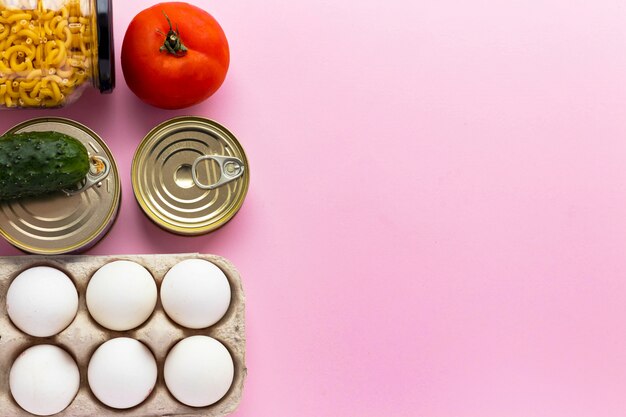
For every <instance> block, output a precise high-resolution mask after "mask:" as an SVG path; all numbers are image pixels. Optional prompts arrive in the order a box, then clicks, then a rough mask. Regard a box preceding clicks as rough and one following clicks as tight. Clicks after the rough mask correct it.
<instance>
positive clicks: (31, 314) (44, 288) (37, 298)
mask: <svg viewBox="0 0 626 417" xmlns="http://www.w3.org/2000/svg"><path fill="white" fill-rule="evenodd" d="M7 311H8V314H9V318H10V319H11V321H12V322H13V324H15V325H16V326H17V327H18V328H19V329H20V330H22V331H23V332H25V333H27V334H29V335H31V336H35V337H49V336H54V335H55V334H57V333H59V332H61V331H62V330H63V329H65V328H66V327H67V326H69V325H70V323H71V322H72V321H73V320H74V317H76V312H77V311H78V292H77V291H76V287H75V286H74V283H73V282H72V280H71V279H70V278H69V277H68V276H67V275H65V274H64V273H63V272H61V271H59V270H58V269H55V268H51V267H48V266H37V267H34V268H30V269H27V270H25V271H23V272H22V273H20V274H19V275H18V276H17V277H16V278H15V279H14V280H13V282H12V283H11V285H10V286H9V291H8V292H7Z"/></svg>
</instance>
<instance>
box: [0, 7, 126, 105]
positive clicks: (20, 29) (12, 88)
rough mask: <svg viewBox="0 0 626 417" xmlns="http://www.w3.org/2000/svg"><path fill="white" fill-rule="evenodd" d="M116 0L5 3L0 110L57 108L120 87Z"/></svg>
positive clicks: (0, 31)
mask: <svg viewBox="0 0 626 417" xmlns="http://www.w3.org/2000/svg"><path fill="white" fill-rule="evenodd" d="M111 1H112V0H0V108H54V107H63V106H65V105H67V104H69V103H71V102H73V101H74V100H76V99H77V98H78V97H79V96H80V95H81V94H82V92H83V90H84V89H85V88H86V87H95V88H97V89H99V90H100V92H102V93H110V92H111V91H112V90H113V88H114V85H115V73H114V68H115V66H114V63H113V56H114V54H113V25H112V21H111V19H112V15H113V14H112V5H111Z"/></svg>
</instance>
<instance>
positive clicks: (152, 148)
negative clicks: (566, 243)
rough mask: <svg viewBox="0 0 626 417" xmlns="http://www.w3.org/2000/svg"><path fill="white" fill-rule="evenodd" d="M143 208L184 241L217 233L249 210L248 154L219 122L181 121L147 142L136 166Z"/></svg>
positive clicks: (153, 133) (136, 186)
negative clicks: (243, 209) (184, 237)
mask: <svg viewBox="0 0 626 417" xmlns="http://www.w3.org/2000/svg"><path fill="white" fill-rule="evenodd" d="M131 176H132V183H133V190H134V193H135V197H136V199H137V202H138V203H139V205H140V206H141V208H142V209H143V211H144V212H145V213H146V215H147V216H148V217H149V218H150V219H151V220H152V221H153V222H155V223H156V224H157V225H159V226H160V227H162V228H163V229H165V230H168V231H170V232H174V233H178V234H182V235H200V234H204V233H209V232H212V231H214V230H216V229H218V228H219V227H221V226H223V225H224V224H226V223H227V222H228V221H229V220H230V219H232V218H233V217H234V216H235V214H237V212H238V211H239V209H240V208H241V206H242V205H243V202H244V199H245V197H246V193H247V192H248V186H249V183H250V169H249V166H248V160H247V158H246V154H245V152H244V150H243V148H242V147H241V145H240V144H239V141H238V140H237V139H236V138H235V136H234V135H233V134H232V133H231V132H230V131H228V129H226V128H225V127H224V126H222V125H220V124H219V123H217V122H214V121H212V120H208V119H205V118H201V117H179V118H175V119H172V120H169V121H166V122H164V123H162V124H160V125H159V126H157V127H155V128H154V129H153V130H152V131H151V132H150V133H148V135H147V136H146V137H145V138H144V139H143V141H142V142H141V144H140V145H139V148H138V149H137V152H136V153H135V156H134V158H133V164H132V173H131Z"/></svg>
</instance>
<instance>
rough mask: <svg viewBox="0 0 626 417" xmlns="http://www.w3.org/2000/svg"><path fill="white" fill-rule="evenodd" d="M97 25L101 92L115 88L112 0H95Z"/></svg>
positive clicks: (108, 91) (98, 85) (99, 86)
mask: <svg viewBox="0 0 626 417" xmlns="http://www.w3.org/2000/svg"><path fill="white" fill-rule="evenodd" d="M96 19H97V25H98V80H97V82H98V84H97V87H98V88H99V89H100V92H101V93H110V92H112V91H113V89H114V88H115V51H114V42H113V0H96Z"/></svg>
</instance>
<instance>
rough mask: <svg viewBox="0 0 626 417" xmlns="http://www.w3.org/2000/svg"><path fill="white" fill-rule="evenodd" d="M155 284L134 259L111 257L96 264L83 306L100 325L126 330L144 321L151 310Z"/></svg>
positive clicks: (155, 294) (154, 297) (155, 289)
mask: <svg viewBox="0 0 626 417" xmlns="http://www.w3.org/2000/svg"><path fill="white" fill-rule="evenodd" d="M156 302H157V287H156V283H155V282H154V278H152V275H150V272H148V270H147V269H146V268H144V267H143V266H141V265H139V264H138V263H135V262H131V261H115V262H111V263H109V264H106V265H104V266H103V267H102V268H100V269H99V270H98V271H97V272H96V273H95V274H94V275H93V277H92V278H91V280H90V281H89V285H88V286H87V309H88V310H89V313H90V314H91V316H92V317H93V318H94V320H96V321H97V322H98V323H99V324H100V325H102V326H104V327H106V328H107V329H110V330H116V331H126V330H131V329H134V328H135V327H137V326H139V325H141V324H142V323H143V322H145V321H146V320H147V319H148V317H150V315H151V314H152V312H153V311H154V307H155V306H156Z"/></svg>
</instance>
